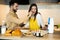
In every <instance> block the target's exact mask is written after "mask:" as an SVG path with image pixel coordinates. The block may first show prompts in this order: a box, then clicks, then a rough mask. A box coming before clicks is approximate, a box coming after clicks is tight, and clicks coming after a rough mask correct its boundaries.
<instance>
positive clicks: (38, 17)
mask: <svg viewBox="0 0 60 40" xmlns="http://www.w3.org/2000/svg"><path fill="white" fill-rule="evenodd" d="M36 20H37V23H38V25H39V27H40V25H41V26H42V27H44V24H43V21H42V18H41V15H40V14H39V13H38V14H37V15H36ZM25 27H26V28H29V21H28V22H27V23H26V25H25Z"/></svg>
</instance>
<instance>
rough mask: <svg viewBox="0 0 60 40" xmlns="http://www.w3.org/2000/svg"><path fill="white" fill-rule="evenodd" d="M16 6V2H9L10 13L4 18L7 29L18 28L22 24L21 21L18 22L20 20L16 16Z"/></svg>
mask: <svg viewBox="0 0 60 40" xmlns="http://www.w3.org/2000/svg"><path fill="white" fill-rule="evenodd" d="M18 5H19V4H18V3H17V2H16V1H13V0H12V1H10V2H9V7H10V11H9V13H8V14H7V17H6V25H7V29H14V28H15V27H18V26H19V25H20V24H21V23H23V20H22V21H20V20H21V19H19V18H18V16H17V14H16V12H17V10H18Z"/></svg>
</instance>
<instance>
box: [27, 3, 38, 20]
mask: <svg viewBox="0 0 60 40" xmlns="http://www.w3.org/2000/svg"><path fill="white" fill-rule="evenodd" d="M33 6H35V7H36V13H35V14H34V20H35V19H36V15H37V13H38V8H37V5H36V4H31V6H30V8H29V10H28V12H30V11H31V9H32V7H33Z"/></svg>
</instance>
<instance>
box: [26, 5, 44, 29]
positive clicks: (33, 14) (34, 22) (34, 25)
mask: <svg viewBox="0 0 60 40" xmlns="http://www.w3.org/2000/svg"><path fill="white" fill-rule="evenodd" d="M28 13H29V14H28V18H29V20H28V22H27V24H26V25H25V27H29V29H30V30H40V29H41V28H40V26H42V28H43V27H44V24H43V22H42V18H41V14H40V13H38V8H37V5H36V4H31V6H30V8H29V11H28Z"/></svg>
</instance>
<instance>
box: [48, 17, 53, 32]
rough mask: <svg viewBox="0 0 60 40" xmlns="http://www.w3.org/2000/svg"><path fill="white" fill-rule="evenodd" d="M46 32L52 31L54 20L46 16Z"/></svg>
mask: <svg viewBox="0 0 60 40" xmlns="http://www.w3.org/2000/svg"><path fill="white" fill-rule="evenodd" d="M48 33H54V20H53V18H50V17H49V18H48Z"/></svg>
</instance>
